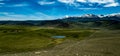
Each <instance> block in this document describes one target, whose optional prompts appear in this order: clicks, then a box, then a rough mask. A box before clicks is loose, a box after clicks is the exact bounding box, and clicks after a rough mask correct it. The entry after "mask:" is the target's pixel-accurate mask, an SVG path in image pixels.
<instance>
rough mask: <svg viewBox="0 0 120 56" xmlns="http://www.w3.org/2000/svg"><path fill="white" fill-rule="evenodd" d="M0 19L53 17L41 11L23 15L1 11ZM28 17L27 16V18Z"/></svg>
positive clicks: (48, 18) (41, 18)
mask: <svg viewBox="0 0 120 56" xmlns="http://www.w3.org/2000/svg"><path fill="white" fill-rule="evenodd" d="M0 14H1V15H4V16H0V20H51V19H54V17H52V16H49V15H46V14H44V13H42V12H37V13H34V14H29V15H24V14H15V13H12V12H11V13H10V12H2V13H0ZM28 17H29V18H28Z"/></svg>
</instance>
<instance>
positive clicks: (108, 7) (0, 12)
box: [0, 0, 120, 20]
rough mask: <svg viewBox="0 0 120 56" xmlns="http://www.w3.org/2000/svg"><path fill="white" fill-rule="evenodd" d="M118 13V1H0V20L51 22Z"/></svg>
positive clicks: (119, 5) (119, 9) (119, 0)
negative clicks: (89, 15) (68, 18)
mask: <svg viewBox="0 0 120 56" xmlns="http://www.w3.org/2000/svg"><path fill="white" fill-rule="evenodd" d="M112 13H120V0H0V20H52V19H58V18H62V17H67V16H80V15H84V14H112Z"/></svg>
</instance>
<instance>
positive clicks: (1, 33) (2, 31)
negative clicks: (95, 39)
mask: <svg viewBox="0 0 120 56" xmlns="http://www.w3.org/2000/svg"><path fill="white" fill-rule="evenodd" d="M95 31H96V30H79V29H59V28H58V29H57V28H56V29H55V28H54V29H49V28H40V27H29V26H27V27H24V26H1V27H0V53H16V52H28V51H37V50H42V49H49V48H52V47H54V46H56V45H59V44H61V43H62V42H64V41H65V40H66V39H69V40H76V41H80V40H83V39H85V38H86V37H88V36H90V35H91V34H93V33H94V32H95ZM52 36H65V38H62V39H59V38H52Z"/></svg>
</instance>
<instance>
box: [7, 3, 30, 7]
mask: <svg viewBox="0 0 120 56" xmlns="http://www.w3.org/2000/svg"><path fill="white" fill-rule="evenodd" d="M22 6H28V4H26V3H21V4H15V5H9V6H8V7H22Z"/></svg>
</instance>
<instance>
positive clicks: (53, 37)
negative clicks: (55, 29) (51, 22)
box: [52, 36, 65, 38]
mask: <svg viewBox="0 0 120 56" xmlns="http://www.w3.org/2000/svg"><path fill="white" fill-rule="evenodd" d="M52 38H65V36H52Z"/></svg>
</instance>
